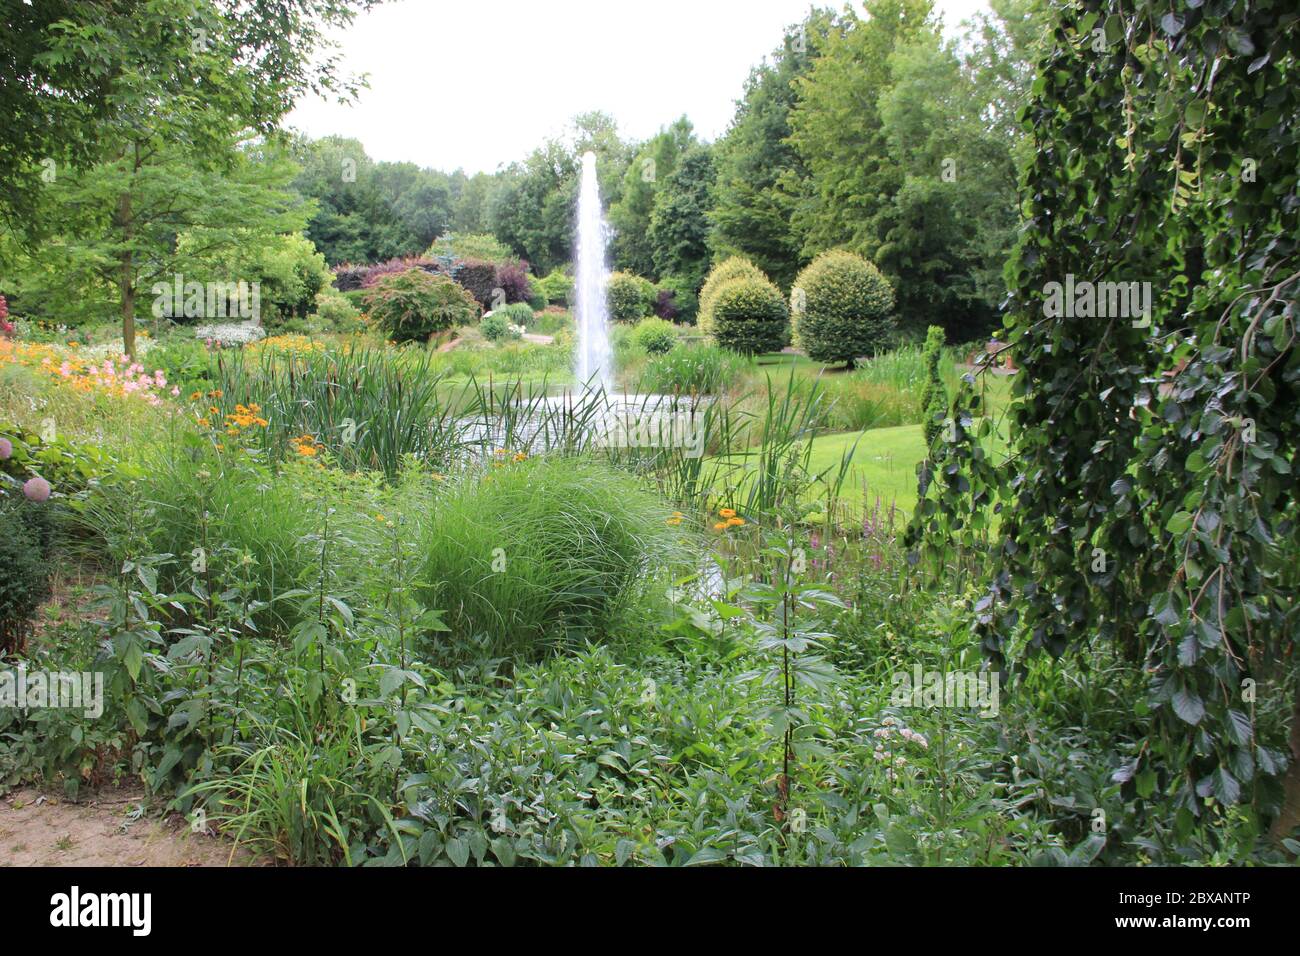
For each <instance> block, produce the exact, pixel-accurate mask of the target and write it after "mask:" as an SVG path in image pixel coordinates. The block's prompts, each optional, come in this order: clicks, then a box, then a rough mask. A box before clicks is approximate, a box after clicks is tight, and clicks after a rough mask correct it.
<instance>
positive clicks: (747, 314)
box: [709, 276, 790, 355]
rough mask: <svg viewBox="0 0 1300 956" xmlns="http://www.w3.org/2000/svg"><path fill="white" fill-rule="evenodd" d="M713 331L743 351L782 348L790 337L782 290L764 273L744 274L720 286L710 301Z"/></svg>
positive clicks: (727, 345) (724, 343) (724, 344)
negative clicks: (757, 275)
mask: <svg viewBox="0 0 1300 956" xmlns="http://www.w3.org/2000/svg"><path fill="white" fill-rule="evenodd" d="M710 311H711V312H712V316H713V319H712V321H711V322H710V333H709V334H710V335H712V336H713V340H714V341H715V342H717V343H718V344H719V345H720V346H722V347H723V348H724V349H728V350H729V351H732V352H738V353H740V354H741V355H757V354H759V353H761V352H779V351H781V349H783V348H785V347H786V345H787V344H788V343H789V341H790V312H789V310H788V309H787V308H786V305H785V297H784V296H782V295H781V290H780V289H778V288H777V287H776V286H774V285H773V284H772V283H771V282H769V281H768V280H767V279H765V278H762V277H761V276H760V277H758V278H755V277H753V276H742V277H740V278H737V279H732V280H730V281H728V282H724V283H723V284H722V285H721V286H719V287H718V289H717V290H716V292H715V293H714V295H713V301H712V302H711V304H710Z"/></svg>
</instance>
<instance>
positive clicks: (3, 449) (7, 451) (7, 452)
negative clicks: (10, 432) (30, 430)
mask: <svg viewBox="0 0 1300 956" xmlns="http://www.w3.org/2000/svg"><path fill="white" fill-rule="evenodd" d="M13 453H14V443H13V442H11V441H10V440H9V439H8V438H0V461H4V460H6V459H8V458H10V457H12V455H13Z"/></svg>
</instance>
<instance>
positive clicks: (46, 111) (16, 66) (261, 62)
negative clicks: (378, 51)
mask: <svg viewBox="0 0 1300 956" xmlns="http://www.w3.org/2000/svg"><path fill="white" fill-rule="evenodd" d="M372 5H373V0H94V2H87V0H39V2H37V3H21V2H10V3H6V4H4V7H3V13H2V14H0V76H2V77H4V78H5V81H4V82H3V83H0V116H4V118H5V132H4V135H3V136H0V168H3V169H4V171H5V174H4V176H3V177H0V222H3V223H6V224H8V226H9V227H10V228H11V229H12V230H14V232H15V234H16V235H17V236H18V237H19V238H21V239H23V240H25V241H27V242H28V243H29V244H34V243H35V242H36V240H37V239H38V238H39V235H40V233H41V226H42V225H43V220H42V218H41V216H40V215H38V209H39V205H40V199H41V193H42V191H43V186H44V185H46V184H47V183H48V182H49V179H50V177H51V176H56V177H57V176H60V175H64V174H65V173H67V172H69V171H72V170H77V169H81V168H84V167H87V166H91V165H94V164H96V163H99V162H101V161H102V160H103V159H104V157H105V156H107V155H111V154H112V152H113V150H114V149H117V148H120V147H121V143H122V141H123V139H124V137H122V136H121V135H120V133H121V132H122V131H123V130H124V129H130V128H132V127H133V126H134V125H135V120H136V119H138V118H144V119H148V120H150V121H151V122H152V123H153V124H155V125H160V123H161V117H159V116H150V115H149V114H150V113H151V112H153V111H155V110H157V111H158V112H163V110H162V109H160V107H163V106H166V110H165V112H166V125H167V127H168V130H169V132H170V133H172V134H174V136H173V138H172V139H171V140H170V142H171V143H172V144H173V146H174V145H176V144H186V145H187V146H189V147H192V148H193V149H194V150H196V151H201V150H203V149H204V148H205V146H215V147H216V148H217V149H218V150H226V149H227V148H228V141H229V136H230V130H231V127H230V125H229V124H228V123H214V122H213V121H214V120H215V119H216V118H218V117H220V116H221V114H222V113H223V112H224V113H225V114H226V116H228V117H231V118H235V119H236V120H237V123H238V124H240V125H247V126H250V127H251V128H252V129H253V130H254V131H256V132H258V133H260V134H263V135H265V134H268V133H269V132H271V131H272V130H273V129H275V128H276V127H277V126H278V124H279V122H280V120H281V119H282V117H283V116H284V115H285V114H287V113H288V112H289V110H290V108H291V107H292V106H293V103H294V101H295V100H296V99H297V98H298V97H299V96H301V95H302V94H303V93H307V92H313V93H320V94H326V95H332V96H338V97H340V98H345V99H346V98H349V97H351V96H352V95H353V94H354V93H355V92H356V89H357V82H356V81H355V80H353V79H350V78H347V77H344V76H342V75H340V73H339V71H338V65H339V59H338V57H337V56H336V55H335V54H333V52H332V50H331V48H332V46H333V44H332V43H331V42H330V41H328V40H327V38H326V33H327V32H328V31H330V30H332V29H337V28H341V27H345V26H346V25H347V24H349V23H350V22H351V21H352V19H353V17H354V16H355V13H356V11H357V10H364V9H367V8H369V7H371V6H372ZM173 97H179V98H178V99H175V100H173V99H172V98H173ZM173 103H174V104H176V105H177V106H179V107H180V108H173V107H172V106H171V105H169V104H173Z"/></svg>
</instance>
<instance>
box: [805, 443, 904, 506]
mask: <svg viewBox="0 0 1300 956" xmlns="http://www.w3.org/2000/svg"><path fill="white" fill-rule="evenodd" d="M855 442H856V443H857V444H856V447H854V443H855ZM850 448H852V449H853V459H852V463H851V464H850V465H849V472H848V477H846V478H845V481H844V487H843V489H842V491H841V494H842V499H843V503H844V505H845V506H846V507H849V508H850V509H852V510H855V511H856V509H857V508H858V507H859V506H860V505H862V504H863V503H864V502H865V504H866V506H867V508H868V509H870V508H874V506H875V503H876V501H877V500H879V501H880V504H881V506H882V507H886V508H887V507H889V506H890V505H891V504H893V505H896V506H897V507H898V508H899V509H902V510H904V511H905V512H906V513H908V514H910V513H911V511H912V508H913V507H915V505H916V466H917V463H918V462H920V461H921V459H923V458H924V457H925V435H924V433H923V432H922V431H921V426H920V425H896V426H894V427H893V428H872V429H870V430H868V431H864V432H843V433H841V434H837V435H823V436H821V437H820V438H814V439H813V443H812V454H811V456H810V459H809V469H810V470H811V471H812V472H813V473H814V474H816V473H819V472H822V471H826V470H828V469H829V470H830V471H831V473H832V474H833V473H834V472H835V471H836V470H838V468H839V464H840V460H841V458H842V457H843V456H844V454H845V453H846V452H848V450H849V449H850Z"/></svg>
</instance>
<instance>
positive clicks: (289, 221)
mask: <svg viewBox="0 0 1300 956" xmlns="http://www.w3.org/2000/svg"><path fill="white" fill-rule="evenodd" d="M137 136H138V138H136V139H134V140H132V141H129V142H125V143H123V144H122V145H121V146H119V147H118V148H117V149H116V150H115V151H114V154H113V155H111V156H110V157H108V158H106V159H105V160H104V161H102V162H100V163H98V164H96V165H94V166H92V167H89V168H87V169H85V170H83V171H82V172H80V173H78V174H70V175H68V176H64V177H60V178H59V179H57V180H56V181H55V182H54V183H51V184H49V186H48V187H47V190H46V193H45V197H44V199H45V202H44V204H43V207H42V208H43V209H44V212H43V215H45V216H46V217H47V218H48V221H49V223H50V224H51V231H52V233H53V235H54V237H55V238H54V239H52V240H51V241H48V242H45V243H42V244H41V246H40V247H38V248H37V249H36V250H33V251H32V252H30V253H28V254H26V255H24V256H23V257H22V258H21V259H20V261H19V265H18V268H19V279H20V283H21V286H20V287H21V289H22V291H23V293H24V295H30V296H31V298H33V299H35V300H37V301H39V302H41V303H43V306H44V307H45V308H47V309H50V310H51V311H52V312H54V313H55V314H57V315H60V316H64V317H66V318H70V319H72V320H74V321H78V320H86V319H95V318H104V317H107V316H108V315H110V314H112V313H113V312H116V313H117V314H118V316H119V317H120V319H121V321H122V331H123V334H122V337H123V344H124V346H125V349H126V351H127V352H128V353H129V354H134V348H135V323H136V315H137V310H138V308H139V305H140V300H141V299H144V298H146V297H147V298H149V299H152V298H153V294H152V292H151V290H152V288H153V286H154V285H155V284H157V283H163V284H164V285H167V286H173V285H174V281H175V279H176V277H178V276H180V277H182V278H183V281H185V282H188V281H191V280H193V281H206V280H207V279H209V278H212V277H214V275H215V273H214V272H213V271H212V269H211V266H212V263H213V262H214V261H215V260H216V259H217V258H218V257H219V256H220V255H222V254H223V253H231V252H232V251H234V250H238V249H240V248H241V247H242V248H247V247H249V246H253V245H257V244H261V243H271V242H274V241H276V238H277V237H278V236H279V235H280V234H282V233H287V232H293V231H296V230H300V229H302V228H303V226H304V224H305V222H306V220H307V216H308V215H309V214H310V212H311V208H310V206H309V205H307V204H306V203H304V202H303V200H302V199H301V198H300V197H299V196H298V195H297V194H296V193H294V192H292V191H291V190H289V189H288V188H287V187H288V184H289V182H290V181H291V179H292V177H293V174H294V170H295V167H294V165H293V163H292V162H291V161H289V160H288V159H287V158H286V157H285V155H284V153H283V152H282V151H278V150H274V149H269V148H265V144H263V148H243V149H240V148H237V144H236V143H235V142H233V141H232V142H231V143H230V144H229V145H228V146H227V150H230V151H231V165H229V166H226V167H223V168H220V169H209V168H204V167H203V166H196V165H194V164H192V162H190V157H188V156H187V155H186V154H185V152H184V151H181V150H177V149H175V148H172V147H171V146H170V145H169V144H168V143H167V142H166V141H165V140H164V139H163V138H162V136H161V135H160V134H156V133H154V134H151V133H150V131H148V130H144V131H141V132H140V133H139V134H137ZM178 236H185V241H182V242H178V241H177V237H178ZM219 278H220V279H221V280H222V281H225V280H230V281H238V280H240V279H243V280H245V281H247V282H252V281H256V280H257V279H258V276H257V275H252V274H243V273H239V272H236V273H232V274H228V275H224V276H220V277H219Z"/></svg>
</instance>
